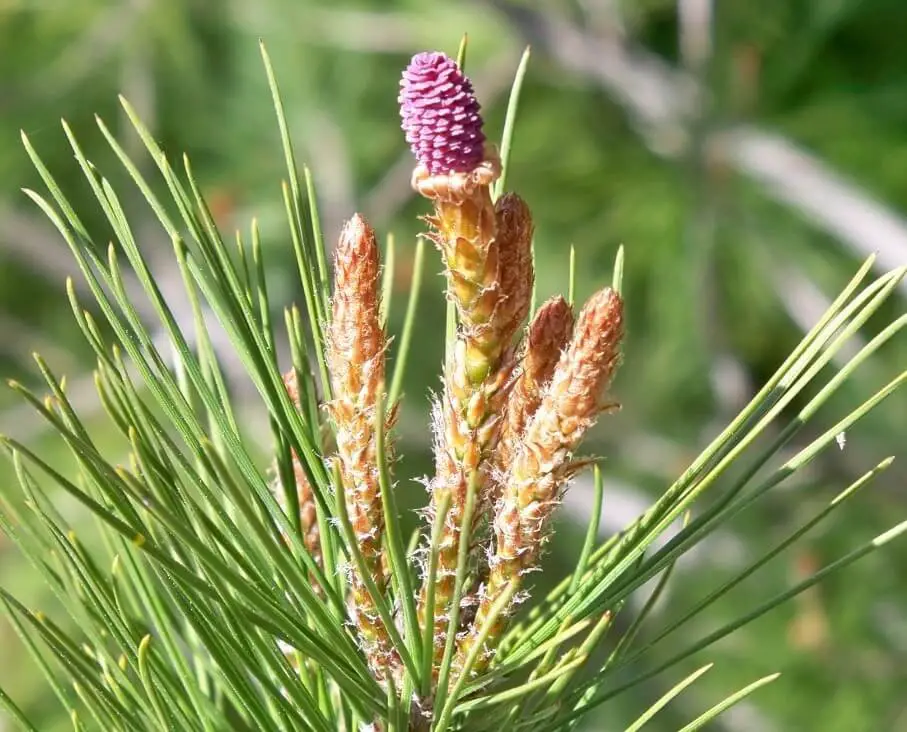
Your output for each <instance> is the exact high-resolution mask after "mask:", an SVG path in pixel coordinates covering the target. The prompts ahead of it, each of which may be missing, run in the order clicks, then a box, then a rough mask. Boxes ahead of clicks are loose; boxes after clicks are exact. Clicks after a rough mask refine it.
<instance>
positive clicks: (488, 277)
mask: <svg viewBox="0 0 907 732" xmlns="http://www.w3.org/2000/svg"><path fill="white" fill-rule="evenodd" d="M485 165H486V167H485V168H483V170H494V169H495V168H494V166H495V165H496V158H493V157H492V158H490V161H489V162H487V163H486V164H485ZM444 177H445V178H447V179H448V183H449V182H450V179H454V184H455V185H454V186H453V187H452V190H451V189H450V188H448V189H444V182H443V181H441V180H440V178H441V176H432V177H430V178H427V179H423V181H422V182H423V183H425V182H426V181H429V182H430V185H423V186H421V187H420V186H418V185H417V188H418V189H419V190H420V191H421V192H423V194H425V195H427V196H428V197H431V198H433V199H434V203H435V216H434V217H432V218H431V219H430V220H431V223H432V224H433V226H434V232H433V233H432V237H433V239H434V240H435V242H436V243H437V245H438V247H439V249H440V250H441V252H442V256H443V258H444V262H445V265H446V270H447V277H448V296H449V297H451V298H452V300H453V301H454V303H455V304H456V306H457V313H458V316H459V327H458V331H457V340H456V342H455V344H454V347H453V349H452V353H451V358H450V361H449V362H448V363H447V365H446V367H445V371H444V393H443V396H442V398H441V402H440V405H439V408H438V409H436V411H435V433H436V441H435V442H436V445H435V447H436V475H435V479H434V481H433V482H432V486H431V489H432V495H431V502H430V512H433V511H434V507H435V506H436V505H437V503H438V502H439V501H440V500H441V498H442V496H443V495H445V494H448V495H450V498H451V500H450V508H449V511H448V514H447V519H446V521H445V524H444V527H445V530H444V533H443V536H442V539H441V543H440V547H439V557H438V570H437V581H436V583H435V613H434V618H433V619H431V620H430V621H429V620H428V619H426V618H425V617H424V602H425V597H426V592H427V588H425V587H423V588H422V593H421V596H420V615H421V616H422V617H421V621H422V622H423V623H425V622H432V623H433V624H434V630H435V634H434V637H435V653H436V660H438V661H439V660H440V656H441V653H442V651H443V647H444V641H445V638H446V634H447V632H448V629H447V625H448V614H449V612H450V603H451V600H452V597H453V592H454V582H455V575H456V568H457V562H458V552H459V546H460V541H461V526H462V521H463V516H464V512H465V510H466V504H467V492H468V490H469V486H470V485H472V486H474V490H475V492H476V509H475V512H474V514H473V517H474V518H473V522H472V524H471V526H470V527H469V528H470V532H471V533H472V531H473V530H474V529H475V528H476V527H477V526H478V524H479V522H480V520H481V518H482V516H483V515H484V514H485V513H487V512H486V510H485V509H486V507H488V506H490V503H489V501H488V492H487V487H486V484H487V483H488V474H489V468H490V464H488V458H489V457H490V454H491V450H492V449H493V448H494V445H495V443H496V442H497V435H498V431H499V427H500V423H501V421H500V415H501V414H502V413H503V411H504V409H505V404H506V398H507V393H508V387H509V384H510V376H511V372H512V368H513V364H514V358H513V349H512V342H513V338H514V335H515V334H516V332H517V331H518V330H519V327H520V325H521V324H522V321H523V319H524V318H525V317H526V313H527V311H528V308H529V301H530V298H531V292H532V281H533V275H532V265H531V257H530V244H531V240H532V231H533V227H532V218H531V215H530V213H529V208H528V207H527V206H526V204H525V203H524V202H523V201H522V199H520V198H519V197H518V196H516V195H514V194H509V195H507V196H504V197H502V198H501V199H500V200H499V201H498V204H497V206H493V205H492V203H491V196H490V191H489V185H490V183H491V182H492V180H493V178H491V177H489V178H486V179H485V180H481V181H480V182H478V183H476V184H473V183H472V182H470V181H467V183H466V184H465V185H463V186H459V187H457V179H456V176H444ZM476 546H478V545H476Z"/></svg>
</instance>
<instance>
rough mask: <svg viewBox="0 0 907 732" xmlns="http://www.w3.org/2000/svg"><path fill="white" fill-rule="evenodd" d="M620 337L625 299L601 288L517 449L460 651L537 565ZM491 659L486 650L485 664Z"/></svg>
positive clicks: (498, 627) (493, 636) (495, 632)
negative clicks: (506, 593) (513, 584)
mask: <svg viewBox="0 0 907 732" xmlns="http://www.w3.org/2000/svg"><path fill="white" fill-rule="evenodd" d="M622 338H623V302H622V301H621V298H620V296H619V295H618V294H617V293H616V292H614V291H613V290H610V289H605V290H601V291H600V292H598V293H596V294H595V295H593V296H592V297H591V298H590V299H589V301H588V302H587V303H586V305H585V306H584V307H583V309H582V311H581V312H580V314H579V317H578V318H577V323H576V329H575V332H574V334H573V338H572V340H571V341H570V345H569V347H568V348H567V349H566V350H565V351H564V352H563V353H561V355H560V357H559V358H558V361H557V365H556V366H555V368H554V373H553V375H552V377H551V381H550V384H549V385H548V387H547V388H545V389H544V391H543V396H542V399H541V402H540V404H539V406H538V408H537V410H536V411H535V414H534V416H533V417H532V418H531V419H530V420H529V422H528V424H527V425H526V427H525V430H524V432H523V435H522V440H521V443H520V445H519V447H518V449H517V450H516V451H515V453H514V457H513V462H512V464H511V465H510V466H509V470H508V472H507V476H506V478H505V480H504V483H503V490H502V493H501V499H500V501H499V504H498V507H497V509H496V515H495V521H494V536H495V551H494V555H493V557H492V559H491V561H490V563H489V564H490V573H489V578H488V583H487V585H486V586H485V588H484V591H483V592H482V596H481V600H480V604H479V609H478V611H477V612H476V617H475V620H474V622H473V624H472V625H471V627H470V629H469V631H468V633H467V634H466V636H465V637H464V638H463V640H462V641H461V642H460V644H459V648H458V658H460V659H462V658H463V657H465V655H466V654H467V653H469V651H470V649H471V647H472V646H473V644H474V643H475V642H476V641H477V638H478V635H479V634H480V633H481V632H482V630H483V628H484V626H485V624H486V623H488V622H490V619H489V612H490V610H491V608H492V606H493V605H494V604H495V602H496V601H497V600H498V598H499V597H500V596H501V594H502V593H503V592H504V591H505V589H506V588H507V587H508V585H509V584H510V583H511V582H517V583H520V582H521V581H522V580H521V578H522V576H523V574H525V572H526V571H527V570H528V569H529V568H531V567H533V566H534V565H535V563H536V561H537V559H538V555H539V553H540V551H541V546H542V542H543V539H544V535H545V534H544V532H545V531H546V528H547V524H548V522H549V519H550V517H551V513H552V512H553V511H554V508H555V507H556V506H557V504H558V501H559V499H560V492H561V490H562V488H563V485H564V482H565V481H566V479H567V477H568V475H569V474H571V473H572V471H573V470H574V469H575V466H574V465H573V464H571V463H570V455H571V453H572V452H573V450H575V449H576V447H577V446H578V445H579V442H580V440H581V439H582V437H583V435H584V434H585V432H586V430H587V429H588V428H589V427H591V426H592V424H593V423H594V422H595V419H596V418H597V416H598V415H599V414H600V412H601V409H600V404H601V403H600V399H601V396H602V392H603V391H604V390H605V389H606V388H607V386H608V385H609V384H610V382H611V379H612V377H613V376H614V372H615V370H616V368H617V365H618V362H619V358H620V345H621V340H622ZM504 624H505V620H504V619H503V618H499V619H498V620H497V621H496V622H495V623H494V625H493V626H492V627H491V628H490V633H489V636H488V641H487V646H488V649H490V648H492V647H493V646H494V644H495V642H496V640H497V638H498V637H499V635H500V633H501V632H502V630H503V627H504ZM487 659H488V654H487V653H486V654H485V655H484V656H483V659H482V660H481V662H480V664H479V665H480V666H481V665H482V664H483V663H485V662H487Z"/></svg>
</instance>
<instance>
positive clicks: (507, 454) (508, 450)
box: [494, 295, 574, 500]
mask: <svg viewBox="0 0 907 732" xmlns="http://www.w3.org/2000/svg"><path fill="white" fill-rule="evenodd" d="M573 321H574V317H573V308H572V307H570V305H569V304H568V303H567V301H566V300H565V299H564V298H563V297H561V296H560V295H557V296H555V297H552V298H551V299H550V300H547V301H546V302H545V303H543V304H542V306H541V307H540V308H539V309H538V311H537V312H536V314H535V317H533V319H532V322H531V323H530V324H529V329H528V333H527V334H526V343H525V345H524V351H523V354H522V358H521V359H520V373H519V376H517V378H516V380H515V382H514V385H513V389H512V390H511V393H510V399H509V400H508V402H507V416H506V418H505V419H504V422H503V424H502V425H501V437H500V439H499V440H498V445H497V447H496V448H495V453H494V458H495V469H496V472H497V474H498V476H500V477H501V478H503V476H504V475H505V474H506V470H507V468H508V467H509V466H510V465H511V463H512V462H513V458H514V456H515V455H516V452H517V448H518V446H519V444H520V440H521V439H522V438H523V432H524V430H525V428H526V424H527V423H528V422H529V420H530V419H531V418H532V416H533V415H534V414H535V411H536V410H537V409H538V406H539V404H540V403H541V401H542V393H543V390H544V388H545V387H546V386H547V385H548V382H549V381H551V376H552V375H553V374H554V367H555V366H556V365H557V362H558V359H559V358H560V356H561V351H563V350H564V349H565V348H566V347H567V344H568V343H569V342H570V336H571V335H572V333H573ZM499 497H500V487H499V486H498V490H496V492H495V496H494V498H495V500H497V499H498V498H499Z"/></svg>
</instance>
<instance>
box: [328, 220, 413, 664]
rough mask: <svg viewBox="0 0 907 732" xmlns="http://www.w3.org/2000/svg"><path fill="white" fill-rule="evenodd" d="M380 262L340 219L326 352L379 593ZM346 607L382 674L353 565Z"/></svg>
mask: <svg viewBox="0 0 907 732" xmlns="http://www.w3.org/2000/svg"><path fill="white" fill-rule="evenodd" d="M379 303H380V293H379V262H378V243H377V240H376V238H375V232H374V231H373V230H372V228H371V227H370V226H369V225H368V223H367V222H366V221H365V219H363V218H362V217H361V216H359V215H358V214H357V215H355V216H353V218H352V219H350V220H349V221H348V222H347V224H346V225H345V226H344V228H343V231H342V232H341V234H340V241H339V243H338V245H337V248H336V250H335V256H334V298H333V301H332V309H331V323H330V328H329V331H328V338H327V348H326V357H327V363H328V368H329V371H330V374H331V385H332V387H333V393H334V398H333V400H332V401H331V402H330V404H329V405H328V411H329V413H330V415H331V418H332V420H333V423H334V431H335V435H336V440H337V459H338V461H339V465H340V473H341V478H342V480H343V500H344V502H345V505H346V509H347V512H348V513H349V517H350V522H351V523H352V527H353V532H354V534H355V538H356V541H357V542H358V545H359V549H360V551H361V552H362V556H363V559H364V560H365V567H366V571H367V572H368V573H369V575H370V577H371V579H372V580H373V581H374V583H375V585H376V586H377V588H378V591H379V592H383V591H384V589H385V587H386V585H387V575H386V572H385V569H384V564H383V561H382V544H381V541H382V533H383V529H384V515H383V511H382V506H381V494H380V486H379V479H378V473H379V469H378V464H377V436H376V432H375V426H374V425H375V418H376V412H375V409H376V406H377V404H378V402H379V396H380V395H381V391H382V390H383V388H384V369H385V349H386V346H387V340H386V337H385V334H384V330H383V329H382V327H381V324H380V320H379ZM350 610H351V615H352V618H353V621H354V623H355V625H356V627H357V629H358V632H359V637H360V640H361V642H362V646H363V650H364V652H365V654H366V657H367V658H368V661H369V664H370V665H371V667H372V670H373V672H374V673H375V675H376V676H377V677H379V678H385V677H386V676H387V675H388V673H389V672H390V671H391V670H392V668H393V667H394V666H396V665H397V664H398V663H399V658H398V656H397V653H396V651H395V649H394V647H393V644H392V643H391V640H390V638H389V636H388V633H387V629H386V628H385V627H384V624H383V623H382V621H381V618H380V617H379V614H378V612H377V608H376V606H375V603H374V601H373V599H372V597H371V595H370V594H369V592H368V589H367V588H366V585H365V582H364V581H363V578H362V577H361V576H360V574H359V572H358V570H357V569H355V568H353V570H352V573H351V579H350Z"/></svg>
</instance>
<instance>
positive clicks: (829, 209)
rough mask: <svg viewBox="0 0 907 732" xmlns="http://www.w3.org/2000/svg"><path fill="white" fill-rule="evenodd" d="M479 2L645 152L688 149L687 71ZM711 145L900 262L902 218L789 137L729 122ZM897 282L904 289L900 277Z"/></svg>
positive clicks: (887, 261)
mask: <svg viewBox="0 0 907 732" xmlns="http://www.w3.org/2000/svg"><path fill="white" fill-rule="evenodd" d="M484 1H485V4H487V5H489V6H491V7H493V8H495V9H497V10H498V11H499V12H501V13H502V14H503V15H504V16H505V17H506V18H507V19H508V21H509V22H510V23H511V24H512V26H513V27H514V28H515V29H516V30H517V31H518V32H519V33H520V35H521V36H523V38H524V39H525V40H526V41H527V42H529V43H531V44H532V45H533V46H534V47H535V48H536V49H537V50H539V51H541V52H543V53H546V54H547V55H549V56H550V57H551V58H553V59H554V60H556V61H557V62H558V63H559V64H561V66H563V67H564V68H565V69H568V70H569V71H572V72H574V73H577V74H581V75H583V76H586V77H588V78H590V79H594V80H595V81H596V82H597V83H598V84H599V86H601V87H602V88H603V89H605V90H606V91H607V92H608V93H609V94H610V95H611V96H612V97H614V99H615V100H617V101H618V102H619V103H620V104H622V105H623V106H624V107H625V109H626V110H627V112H628V114H629V115H630V117H631V119H632V120H633V122H634V124H635V125H636V126H637V128H638V129H639V131H640V133H641V134H642V136H643V137H644V139H645V140H646V141H647V143H648V145H649V147H650V148H651V149H652V150H653V151H654V152H656V153H657V154H659V155H663V156H666V157H671V158H675V157H678V156H679V155H681V154H682V153H683V152H684V151H685V149H686V148H687V147H688V145H689V144H690V135H689V131H688V122H689V120H690V119H692V118H693V115H694V114H695V112H696V110H697V109H698V108H699V106H700V105H701V102H702V97H703V93H704V92H703V90H702V89H701V88H700V86H699V85H698V84H696V82H695V81H694V80H693V79H692V78H691V76H690V75H689V74H688V73H686V72H683V71H678V70H677V69H675V68H673V67H672V66H670V65H669V64H667V63H666V62H665V61H664V60H662V59H661V58H659V57H658V56H657V55H655V54H653V53H651V52H649V51H647V50H646V49H644V48H641V47H639V46H634V45H631V44H629V43H626V42H624V41H622V40H621V39H620V38H618V37H615V36H614V35H610V36H606V37H595V36H593V35H591V34H589V33H586V32H584V31H583V30H582V29H580V28H577V27H576V26H574V25H572V24H570V23H567V22H566V21H564V20H562V19H560V18H557V17H555V16H553V15H551V14H547V13H543V12H542V11H540V10H536V9H534V8H530V7H527V6H522V5H520V6H518V5H516V4H514V3H513V2H510V1H509V0H484ZM710 148H711V149H712V151H713V152H714V154H715V155H716V158H717V159H718V160H723V161H725V162H726V163H727V164H729V165H731V166H732V167H733V168H734V169H736V170H737V172H739V173H741V174H742V175H744V176H746V177H747V178H749V179H751V180H753V181H755V182H756V183H758V184H760V185H761V186H762V188H763V190H764V192H765V194H766V195H767V196H769V197H770V198H772V199H774V200H775V201H777V202H778V203H781V204H782V205H784V206H786V207H788V208H791V209H793V210H794V211H796V212H797V213H799V214H800V215H801V216H804V217H805V218H807V219H809V220H810V221H811V222H812V223H813V224H814V225H815V226H816V227H817V228H819V229H822V230H823V231H825V232H826V233H828V234H831V235H832V236H834V237H836V238H837V239H839V240H840V241H841V242H843V243H844V244H846V245H847V246H848V247H850V249H851V250H852V251H853V252H854V254H855V255H856V256H858V257H860V258H864V257H867V256H868V255H870V254H871V253H873V252H875V253H877V255H878V256H877V260H876V267H877V269H878V270H880V271H884V270H890V269H893V268H896V267H899V266H901V265H902V264H903V263H904V261H905V260H907V220H905V219H904V218H903V217H902V216H900V215H898V214H897V213H895V212H893V211H891V210H889V209H888V208H886V207H885V206H884V205H882V204H881V203H879V202H878V201H877V200H875V199H874V198H872V197H871V196H869V195H868V194H867V193H865V192H864V191H862V190H860V189H859V188H858V187H857V186H855V185H853V184H852V183H849V182H847V181H845V180H844V178H843V177H842V176H840V175H839V174H838V173H836V172H835V171H833V170H832V169H831V168H830V167H829V166H828V165H827V164H826V163H824V162H823V161H822V160H820V159H819V158H817V157H816V156H813V155H811V154H809V153H808V152H806V151H805V150H803V149H802V148H800V147H799V146H797V145H796V144H795V143H793V142H791V141H790V140H788V139H786V138H784V137H782V136H781V135H778V134H775V133H772V132H769V131H765V130H761V129H759V128H757V127H752V126H738V127H732V128H730V129H727V130H724V131H723V132H721V133H716V134H713V135H712V136H711V139H710ZM900 287H901V291H902V292H905V293H907V281H905V282H903V283H902V284H901V286H900Z"/></svg>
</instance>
